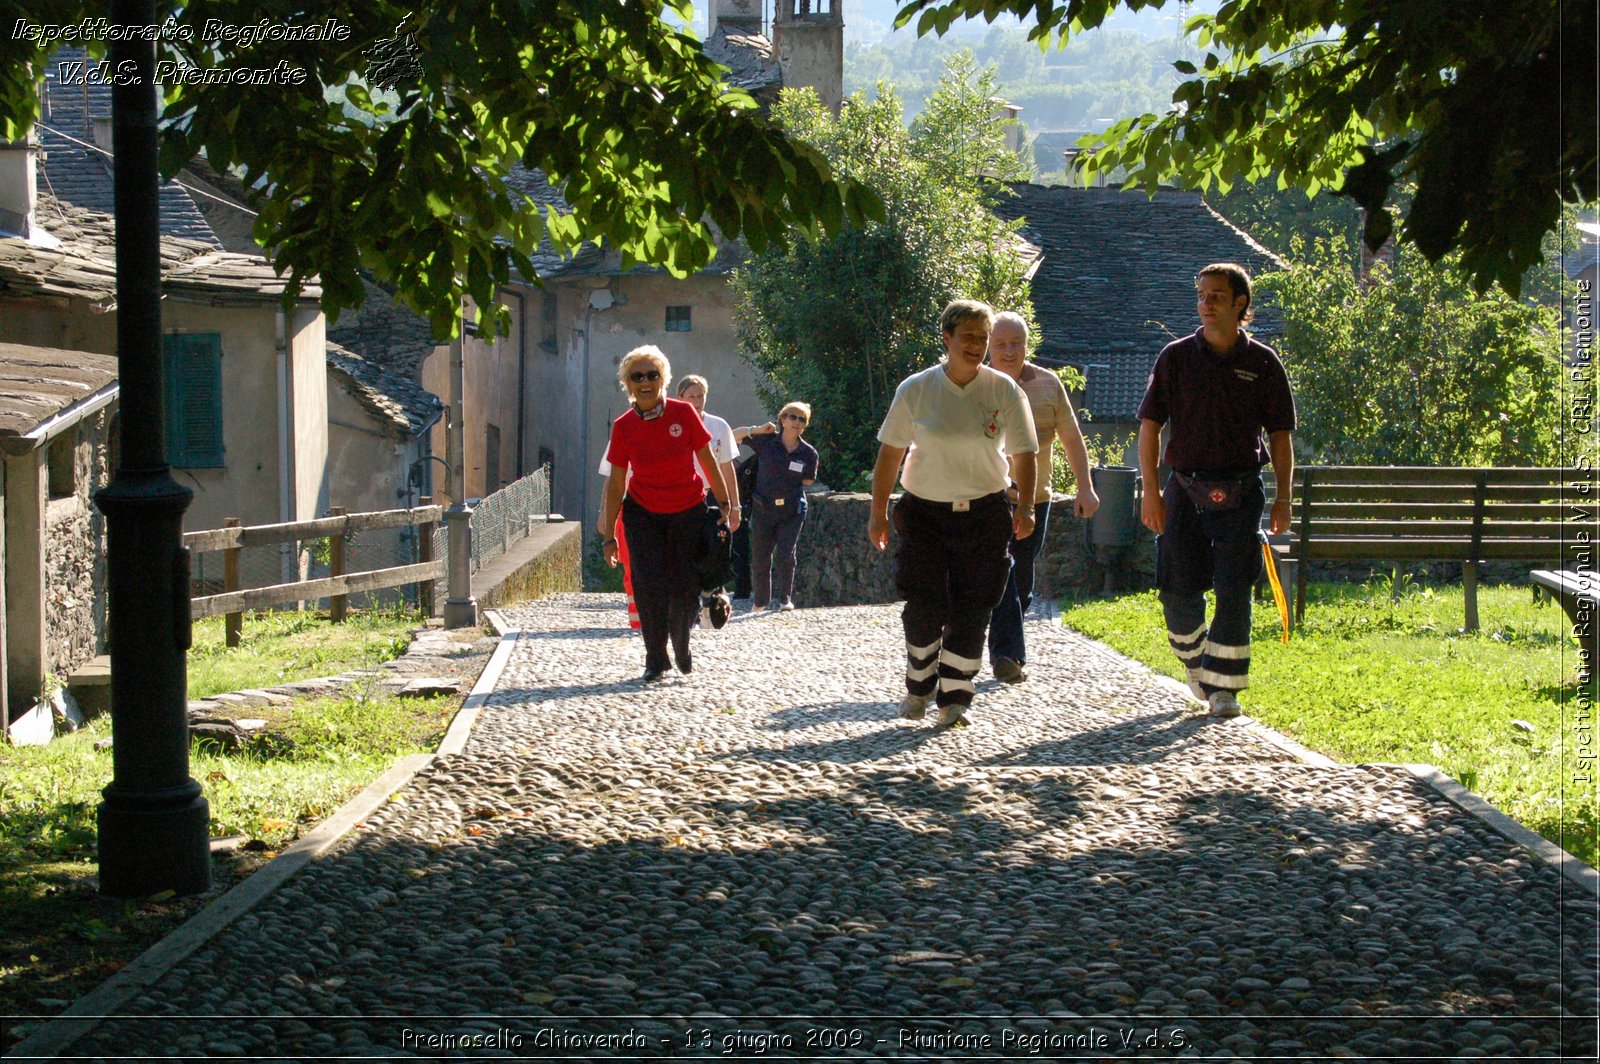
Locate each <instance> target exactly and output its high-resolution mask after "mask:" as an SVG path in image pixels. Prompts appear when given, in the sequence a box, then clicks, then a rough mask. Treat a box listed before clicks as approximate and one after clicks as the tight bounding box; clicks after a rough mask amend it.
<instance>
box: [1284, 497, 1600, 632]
mask: <svg viewBox="0 0 1600 1064" xmlns="http://www.w3.org/2000/svg"><path fill="white" fill-rule="evenodd" d="M1592 479H1593V476H1592V474H1590V473H1586V472H1583V471H1580V470H1576V469H1559V468H1542V467H1540V468H1533V467H1530V468H1475V469H1474V468H1467V469H1460V468H1450V467H1433V466H1302V467H1301V468H1299V469H1297V470H1296V471H1295V499H1294V512H1293V523H1292V528H1291V532H1290V534H1289V535H1288V536H1286V537H1275V538H1277V539H1279V540H1280V542H1277V543H1274V545H1273V550H1274V552H1276V554H1277V555H1278V556H1279V557H1280V558H1282V559H1283V560H1285V561H1288V562H1290V563H1292V564H1293V568H1294V570H1295V574H1294V575H1295V579H1294V583H1295V592H1294V598H1295V609H1294V612H1295V621H1296V623H1300V622H1301V621H1303V620H1304V619H1305V611H1306V584H1307V581H1308V578H1309V575H1310V573H1309V570H1310V565H1309V564H1308V563H1309V562H1312V561H1318V560H1324V559H1327V560H1340V561H1356V560H1365V561H1387V562H1398V561H1459V562H1461V563H1462V585H1463V590H1464V592H1465V596H1466V628H1467V630H1468V631H1475V630H1476V629H1477V627H1478V563H1479V562H1484V561H1489V560H1491V559H1499V560H1508V561H1530V562H1555V563H1557V566H1558V567H1559V565H1560V564H1561V563H1562V561H1563V560H1564V559H1563V558H1562V551H1563V535H1564V531H1565V529H1566V528H1567V526H1565V525H1564V524H1563V521H1564V520H1565V521H1568V522H1573V524H1574V526H1575V525H1577V524H1583V525H1585V526H1587V527H1591V528H1592V527H1593V523H1594V516H1593V515H1594V506H1593V505H1590V502H1589V500H1590V499H1592V498H1593V496H1576V494H1575V492H1574V490H1573V489H1574V486H1575V485H1578V484H1581V483H1583V482H1585V481H1591V482H1592ZM1563 488H1565V490H1566V494H1567V495H1568V501H1567V502H1566V503H1563V502H1562V493H1563ZM1573 498H1581V499H1582V500H1583V501H1582V503H1581V504H1579V506H1575V505H1574V503H1573V502H1572V501H1571V500H1572V499H1573ZM1583 511H1587V515H1588V516H1587V517H1585V516H1584V513H1583ZM1569 538H1570V537H1569ZM1584 549H1588V548H1587V547H1585V548H1584Z"/></svg>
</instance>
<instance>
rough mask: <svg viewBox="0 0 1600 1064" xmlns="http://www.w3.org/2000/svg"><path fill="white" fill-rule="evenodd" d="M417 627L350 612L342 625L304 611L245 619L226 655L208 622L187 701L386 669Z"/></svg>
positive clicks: (199, 638) (400, 613) (198, 632)
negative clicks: (381, 666) (236, 643)
mask: <svg viewBox="0 0 1600 1064" xmlns="http://www.w3.org/2000/svg"><path fill="white" fill-rule="evenodd" d="M422 623H423V619H422V616H421V614H419V613H417V612H415V611H414V610H409V609H401V610H352V611H351V612H350V616H349V618H348V619H347V620H346V621H345V622H344V623H343V624H331V623H329V621H328V619H327V615H326V614H317V613H314V612H312V611H309V610H301V611H293V610H283V611H277V612H269V613H260V614H246V615H245V618H244V628H243V632H242V636H243V638H242V639H241V640H240V644H239V646H237V647H233V648H231V649H230V648H229V647H228V646H227V645H226V644H225V641H224V638H223V618H221V617H207V618H205V619H204V620H200V621H196V622H195V625H194V645H193V646H191V647H190V648H189V697H190V698H204V697H205V696H206V695H214V694H219V693H221V692H224V691H243V690H246V689H248V688H255V687H273V686H276V685H277V684H284V683H292V682H293V681H295V680H310V679H315V678H317V677H319V676H333V675H337V674H338V673H341V672H349V671H351V670H352V669H359V668H364V667H370V666H373V665H377V664H379V663H381V662H385V661H392V660H393V659H395V658H397V657H399V656H400V655H401V654H404V653H405V650H406V647H407V646H409V645H410V643H411V633H412V632H413V631H414V630H415V629H417V628H419V627H420V626H421V625H422Z"/></svg>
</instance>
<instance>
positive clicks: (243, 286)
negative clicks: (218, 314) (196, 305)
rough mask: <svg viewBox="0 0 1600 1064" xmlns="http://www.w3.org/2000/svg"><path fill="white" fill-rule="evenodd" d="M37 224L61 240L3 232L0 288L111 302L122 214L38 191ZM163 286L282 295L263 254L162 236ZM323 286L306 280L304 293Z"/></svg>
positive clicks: (222, 294)
mask: <svg viewBox="0 0 1600 1064" xmlns="http://www.w3.org/2000/svg"><path fill="white" fill-rule="evenodd" d="M37 216H38V220H39V224H40V225H41V226H42V227H43V228H44V229H45V230H46V231H47V232H48V233H50V235H51V236H53V237H55V238H56V239H57V240H59V241H60V242H61V246H60V247H58V248H46V247H42V246H40V245H36V244H30V243H28V242H27V241H26V240H23V239H22V238H21V237H14V236H5V235H0V295H5V296H13V297H28V296H35V297H76V298H79V299H86V300H88V301H89V302H91V303H94V304H97V305H100V306H103V307H110V306H111V305H112V304H113V303H114V302H115V300H116V294H117V270H116V221H115V219H113V218H112V217H111V216H110V215H108V214H101V213H99V212H96V211H92V210H87V209H85V208H83V207H80V206H77V205H74V204H69V203H62V202H60V201H59V200H57V199H56V198H55V197H53V196H51V195H50V194H48V193H44V192H41V193H40V194H39V203H38V210H37ZM161 277H162V287H163V289H164V290H165V291H166V292H167V294H168V295H171V296H175V297H179V298H184V299H206V300H217V301H238V300H243V301H248V302H254V301H257V300H276V299H278V298H279V297H280V296H281V295H282V294H283V290H284V282H283V281H282V280H281V279H280V278H279V277H278V275H277V274H275V273H273V272H272V267H271V266H269V265H267V260H266V259H264V258H262V257H261V256H260V255H239V254H236V253H234V252H231V251H219V250H217V246H216V245H215V244H214V243H211V242H207V241H199V240H189V239H186V238H183V237H176V236H166V235H163V236H162V237H161ZM320 295H321V290H320V289H318V288H317V287H315V286H307V287H306V288H305V289H304V290H303V291H302V292H301V294H300V297H299V298H301V299H306V300H310V299H316V298H318V297H319V296H320Z"/></svg>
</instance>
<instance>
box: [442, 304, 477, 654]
mask: <svg viewBox="0 0 1600 1064" xmlns="http://www.w3.org/2000/svg"><path fill="white" fill-rule="evenodd" d="M466 331H467V318H466V314H465V313H462V315H461V320H460V321H459V322H458V323H457V326H456V337H455V339H454V340H451V341H450V430H449V432H448V433H446V435H445V440H446V450H447V451H448V452H449V454H448V461H449V463H450V509H448V510H446V511H445V514H444V522H445V528H447V529H448V530H449V561H448V563H447V564H446V566H445V572H446V574H447V576H448V578H449V579H448V587H449V597H448V598H446V599H445V602H444V626H445V627H446V628H476V627H477V625H478V600H477V599H475V598H473V597H472V508H471V507H469V506H468V505H467V476H466V450H467V448H466V423H465V418H464V415H463V410H464V408H465V405H466V403H465V395H466V380H465V377H466V356H465V348H466Z"/></svg>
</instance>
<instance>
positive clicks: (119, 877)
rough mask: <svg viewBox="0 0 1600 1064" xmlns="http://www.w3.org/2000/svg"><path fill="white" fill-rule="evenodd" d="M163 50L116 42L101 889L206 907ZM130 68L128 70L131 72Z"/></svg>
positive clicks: (142, 17) (118, 2) (128, 16)
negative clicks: (193, 749)
mask: <svg viewBox="0 0 1600 1064" xmlns="http://www.w3.org/2000/svg"><path fill="white" fill-rule="evenodd" d="M111 14H112V22H113V23H116V24H118V25H141V26H149V25H155V24H156V18H155V5H154V3H153V0H112V5H111ZM155 60H156V45H155V42H154V41H145V40H126V39H118V40H114V41H113V42H112V44H111V69H112V70H115V71H118V72H122V71H130V70H131V71H134V72H135V76H133V77H132V78H128V79H119V82H118V83H116V84H114V85H113V86H112V110H111V113H112V136H113V140H112V146H113V148H114V150H115V164H114V165H115V170H116V173H115V181H116V184H115V189H116V215H117V364H118V365H117V374H118V378H119V380H120V382H121V397H120V398H121V417H120V421H121V425H122V429H121V432H122V462H121V465H120V466H119V467H118V468H117V470H116V473H115V476H114V478H113V479H112V481H111V484H110V485H109V486H107V487H106V488H104V489H102V490H101V491H99V492H98V493H97V494H96V495H95V501H96V503H97V504H98V505H99V507H100V509H101V511H102V512H103V513H104V514H105V515H106V547H107V568H108V577H109V585H110V611H109V612H110V623H109V629H110V638H111V714H112V716H111V722H112V723H111V726H112V733H113V736H114V738H115V742H114V743H113V745H112V754H113V773H112V780H111V783H110V785H109V786H107V787H106V789H105V791H104V792H103V793H104V795H105V801H103V802H101V803H100V808H99V835H100V890H101V893H103V894H109V895H113V896H116V897H145V896H148V895H151V894H157V893H160V892H162V891H167V890H170V891H173V892H175V893H177V894H197V893H199V892H201V891H204V890H206V889H207V888H208V887H209V886H210V885H211V860H210V841H209V838H208V831H207V827H208V820H209V816H210V809H209V807H208V805H207V803H206V800H205V798H204V797H203V796H202V794H201V791H200V784H199V783H197V782H196V781H195V780H194V778H193V777H191V776H190V775H189V721H188V691H187V687H188V682H187V678H188V663H187V660H186V657H185V654H186V652H187V650H188V649H189V635H190V623H189V556H188V551H187V550H186V549H184V547H183V545H182V544H183V512H184V510H186V509H188V506H189V500H190V499H191V498H192V497H193V493H192V492H191V491H189V489H187V488H185V487H183V486H182V485H180V484H179V483H178V482H177V481H175V480H173V479H172V474H171V471H170V470H169V469H168V468H167V463H166V451H165V444H164V436H163V430H162V420H163V419H162V403H163V396H162V366H161V249H160V239H161V238H160V225H159V222H160V216H159V207H158V202H157V195H158V192H159V176H158V171H157V167H156V84H155ZM130 63H131V64H133V65H132V66H128V65H125V64H130Z"/></svg>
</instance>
